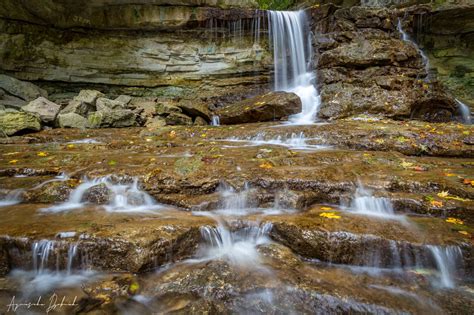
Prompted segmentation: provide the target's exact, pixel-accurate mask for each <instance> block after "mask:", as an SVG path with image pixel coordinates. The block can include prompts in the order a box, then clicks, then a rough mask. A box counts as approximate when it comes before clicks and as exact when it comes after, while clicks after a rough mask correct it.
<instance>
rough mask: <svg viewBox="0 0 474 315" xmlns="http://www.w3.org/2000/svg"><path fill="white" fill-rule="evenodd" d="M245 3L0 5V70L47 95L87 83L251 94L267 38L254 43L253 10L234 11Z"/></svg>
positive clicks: (134, 91) (264, 72)
mask: <svg viewBox="0 0 474 315" xmlns="http://www.w3.org/2000/svg"><path fill="white" fill-rule="evenodd" d="M253 4H254V2H253V1H227V0H224V1H215V0H208V1H198V0H196V1H192V0H191V1H173V0H169V1H157V0H150V1H145V0H141V1H125V0H102V1H66V0H64V1H47V0H45V1H34V3H28V5H26V4H25V5H24V4H22V3H20V4H18V3H17V2H16V1H6V5H5V6H2V8H0V43H1V44H0V67H1V69H0V71H3V72H4V73H6V74H8V75H12V76H14V77H16V78H18V79H22V80H29V81H36V82H37V83H38V84H40V85H42V86H44V87H45V88H47V89H49V90H50V92H53V93H52V94H53V96H54V93H55V92H63V91H68V90H71V89H74V88H75V86H77V88H76V89H75V90H74V91H75V92H77V90H78V89H79V88H80V87H84V86H91V85H92V86H94V87H97V88H99V89H101V90H104V91H105V92H110V93H112V94H120V93H126V94H131V95H143V94H148V95H158V96H159V95H169V96H186V95H194V96H195V95H196V94H195V93H196V91H199V93H200V96H209V97H214V96H222V95H228V94H239V93H244V92H245V93H247V94H248V93H250V94H252V93H251V91H252V90H255V89H260V88H265V87H266V86H267V82H268V80H269V73H268V69H269V68H271V64H272V60H271V58H270V54H269V52H268V49H267V42H266V37H265V36H262V40H261V41H259V42H258V43H257V42H256V41H255V27H254V26H255V25H254V21H255V19H254V17H255V16H256V14H257V13H256V11H255V10H253V9H236V8H234V7H244V6H246V7H248V6H253ZM208 6H218V7H233V8H231V9H226V10H222V9H220V8H217V7H208ZM262 19H263V17H262ZM248 86H251V88H249V87H248ZM254 94H255V93H254Z"/></svg>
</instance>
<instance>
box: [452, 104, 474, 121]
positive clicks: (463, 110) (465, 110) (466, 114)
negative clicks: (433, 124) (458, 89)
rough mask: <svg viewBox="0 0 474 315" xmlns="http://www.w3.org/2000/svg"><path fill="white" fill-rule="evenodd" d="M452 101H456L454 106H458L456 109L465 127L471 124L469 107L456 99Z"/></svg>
mask: <svg viewBox="0 0 474 315" xmlns="http://www.w3.org/2000/svg"><path fill="white" fill-rule="evenodd" d="M454 100H455V101H456V104H458V109H459V113H460V114H461V117H462V122H463V123H465V124H466V125H470V124H472V120H471V109H470V108H469V106H467V105H466V104H464V103H463V102H461V101H460V100H458V99H454Z"/></svg>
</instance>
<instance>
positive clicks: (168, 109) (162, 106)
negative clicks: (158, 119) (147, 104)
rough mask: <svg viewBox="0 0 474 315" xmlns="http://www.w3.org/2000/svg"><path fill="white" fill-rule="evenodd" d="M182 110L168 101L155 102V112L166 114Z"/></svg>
mask: <svg viewBox="0 0 474 315" xmlns="http://www.w3.org/2000/svg"><path fill="white" fill-rule="evenodd" d="M181 112H182V110H181V108H179V107H178V106H176V105H174V104H172V103H170V102H159V103H157V104H156V114H158V115H166V114H171V113H181Z"/></svg>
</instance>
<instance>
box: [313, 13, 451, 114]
mask: <svg viewBox="0 0 474 315" xmlns="http://www.w3.org/2000/svg"><path fill="white" fill-rule="evenodd" d="M312 14H313V21H314V23H315V24H314V27H315V34H317V35H316V41H315V42H316V46H315V47H316V49H317V51H319V58H318V66H317V67H318V74H319V84H320V93H321V102H322V104H321V110H320V112H319V116H320V117H322V118H331V119H334V118H343V117H347V116H350V115H354V114H361V113H370V114H380V115H383V116H387V117H394V118H417V119H424V120H430V121H449V120H452V119H453V114H454V113H455V112H456V111H457V110H456V104H455V102H454V100H453V99H452V98H451V97H450V96H449V95H447V94H446V92H445V91H444V89H443V88H442V87H441V86H440V85H439V84H437V82H436V80H434V79H433V78H429V80H428V79H427V76H428V74H427V73H426V71H425V68H424V64H423V60H422V58H421V55H420V53H419V52H418V50H417V49H416V47H415V46H414V45H413V44H412V43H410V42H408V41H404V40H403V39H402V38H401V35H400V33H399V31H398V30H397V21H398V16H397V15H396V11H390V10H387V9H380V8H379V9H377V8H363V7H352V8H344V9H336V8H335V7H332V6H326V7H323V8H322V9H318V10H313V11H312Z"/></svg>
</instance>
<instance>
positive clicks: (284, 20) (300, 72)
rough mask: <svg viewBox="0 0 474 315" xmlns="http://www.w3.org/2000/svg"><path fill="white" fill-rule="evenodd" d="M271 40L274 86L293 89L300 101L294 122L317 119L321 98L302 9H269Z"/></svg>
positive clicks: (312, 121) (311, 121) (282, 89)
mask: <svg viewBox="0 0 474 315" xmlns="http://www.w3.org/2000/svg"><path fill="white" fill-rule="evenodd" d="M268 21H269V23H268V24H269V34H270V42H271V43H272V45H273V58H274V62H273V65H274V71H275V75H274V84H275V86H274V89H275V90H276V91H285V92H293V93H295V94H296V95H298V96H299V97H300V99H301V103H302V111H301V113H298V114H295V115H292V116H290V119H289V123H290V124H294V125H305V124H312V123H314V122H315V120H316V114H317V112H318V109H319V105H320V102H321V98H320V96H319V94H318V91H317V90H316V87H315V85H314V81H315V80H316V76H315V75H314V74H313V72H312V71H311V64H312V59H313V50H312V44H311V36H310V34H311V32H310V28H309V23H308V19H307V16H306V13H305V12H304V11H294V12H293V11H268Z"/></svg>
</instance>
